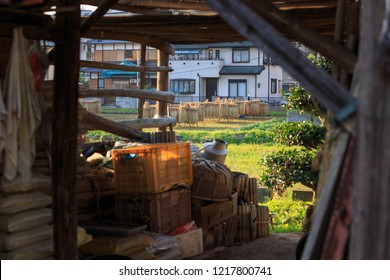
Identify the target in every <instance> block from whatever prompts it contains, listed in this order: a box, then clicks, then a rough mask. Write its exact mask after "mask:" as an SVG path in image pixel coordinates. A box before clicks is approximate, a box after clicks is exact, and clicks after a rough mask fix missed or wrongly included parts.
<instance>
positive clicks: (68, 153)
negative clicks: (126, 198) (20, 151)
mask: <svg viewBox="0 0 390 280" xmlns="http://www.w3.org/2000/svg"><path fill="white" fill-rule="evenodd" d="M61 6H62V7H67V6H68V7H72V9H71V10H69V11H67V12H64V13H61V12H59V13H57V15H56V23H55V25H56V32H55V47H56V50H57V51H56V52H55V55H54V59H55V80H54V96H53V142H52V145H53V146H52V163H53V170H52V189H53V190H52V191H53V227H54V251H55V258H56V259H69V260H70V259H77V258H78V251H77V199H76V189H75V187H76V175H77V158H76V157H77V133H78V127H77V117H78V116H77V112H78V81H79V57H80V2H79V1H78V0H62V1H61Z"/></svg>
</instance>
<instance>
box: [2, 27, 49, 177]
mask: <svg viewBox="0 0 390 280" xmlns="http://www.w3.org/2000/svg"><path fill="white" fill-rule="evenodd" d="M4 103H5V106H6V110H7V117H6V122H5V127H6V134H5V146H4V172H3V175H4V178H5V179H6V180H8V181H12V180H14V179H15V178H16V177H17V176H20V179H21V181H22V183H24V184H28V183H29V182H30V180H31V166H32V164H33V161H34V158H35V131H36V129H37V127H38V126H39V124H40V122H41V110H40V106H39V98H38V94H37V92H36V91H35V86H34V76H33V74H32V71H31V68H30V64H29V61H28V57H27V42H26V39H25V38H24V36H23V30H22V28H15V29H14V30H13V42H12V47H11V54H10V63H9V65H8V72H7V75H6V79H5V85H4Z"/></svg>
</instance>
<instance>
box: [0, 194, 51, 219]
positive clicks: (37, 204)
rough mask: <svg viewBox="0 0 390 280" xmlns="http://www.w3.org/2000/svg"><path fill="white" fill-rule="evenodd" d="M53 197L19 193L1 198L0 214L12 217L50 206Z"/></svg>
mask: <svg viewBox="0 0 390 280" xmlns="http://www.w3.org/2000/svg"><path fill="white" fill-rule="evenodd" d="M51 203H52V197H50V196H48V195H47V194H44V193H41V192H29V193H18V194H12V195H1V196H0V214H1V215H10V214H16V213H20V212H22V211H26V210H30V209H37V208H42V207H46V206H49V205H50V204H51Z"/></svg>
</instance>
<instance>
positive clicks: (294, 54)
mask: <svg viewBox="0 0 390 280" xmlns="http://www.w3.org/2000/svg"><path fill="white" fill-rule="evenodd" d="M206 2H207V3H208V4H209V5H210V6H211V7H213V8H214V9H215V10H217V11H218V12H219V13H220V15H221V17H223V18H224V19H225V20H226V21H227V22H229V23H230V24H231V25H232V27H234V28H235V29H236V30H237V31H238V32H240V33H241V34H242V35H243V36H245V37H246V38H248V39H249V40H251V41H252V42H254V43H255V44H256V45H257V46H258V47H260V48H261V49H264V51H265V52H267V53H268V54H269V55H270V56H272V57H273V58H274V59H275V61H276V62H277V63H279V64H280V65H282V66H283V68H284V69H285V70H286V71H287V72H288V73H290V74H291V75H292V76H294V77H295V78H296V79H297V80H298V81H300V82H301V83H302V84H303V85H304V86H305V87H306V88H307V89H308V90H309V91H310V92H311V93H312V94H313V96H314V97H315V98H316V99H317V100H318V101H319V102H320V103H321V104H322V105H323V106H325V107H326V108H327V109H328V110H330V111H331V112H333V113H336V112H338V111H339V110H340V109H342V108H343V107H345V106H346V105H347V104H349V103H351V102H353V100H354V98H353V96H352V95H351V94H349V92H348V91H347V90H346V89H345V88H343V87H342V86H341V85H340V84H339V83H338V82H337V81H335V80H334V79H333V78H332V77H331V76H330V75H329V74H327V73H325V72H324V71H323V70H322V69H319V68H318V67H316V66H315V65H313V64H312V63H311V62H310V61H309V60H308V59H307V58H306V57H304V56H303V55H302V54H301V53H300V51H299V50H297V49H295V48H294V47H293V46H292V45H291V44H290V42H289V41H288V40H287V39H286V38H284V37H282V36H281V35H280V34H279V33H278V32H277V31H276V30H275V29H274V28H273V27H272V26H271V25H270V24H269V23H267V22H266V21H265V20H264V19H263V18H262V17H261V16H260V15H259V14H258V13H256V11H254V10H253V9H252V6H251V2H250V1H248V0H243V1H237V0H226V1H222V0H215V1H211V0H206Z"/></svg>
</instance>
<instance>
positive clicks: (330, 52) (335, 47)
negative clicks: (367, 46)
mask: <svg viewBox="0 0 390 280" xmlns="http://www.w3.org/2000/svg"><path fill="white" fill-rule="evenodd" d="M247 3H248V7H251V8H252V9H253V10H254V11H255V12H256V13H257V14H258V15H259V16H261V17H262V18H264V19H265V20H267V21H268V22H269V23H270V24H272V26H273V27H275V28H277V29H278V30H279V32H281V33H284V34H286V35H287V36H288V37H289V38H293V39H296V40H297V41H299V42H301V43H303V44H304V45H305V46H307V47H309V48H311V49H313V50H316V51H318V52H319V53H321V54H322V55H323V56H325V57H327V58H328V59H330V60H332V61H333V62H334V63H336V64H337V65H339V66H340V67H341V68H343V69H345V70H347V71H348V72H349V73H353V71H354V69H355V64H356V62H357V57H356V55H355V54H354V53H353V52H351V51H349V50H348V49H346V48H344V47H343V46H342V45H340V44H337V42H335V41H333V40H331V39H328V38H326V37H324V36H322V35H321V34H319V33H318V32H316V31H314V30H313V29H311V28H308V27H306V26H305V25H303V24H302V23H301V22H300V21H298V20H296V19H294V18H292V17H290V16H288V14H286V13H285V12H283V11H280V10H279V9H277V8H276V7H275V6H273V5H271V4H270V3H269V2H268V1H267V0H257V1H253V0H250V1H247ZM333 21H334V19H333Z"/></svg>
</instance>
